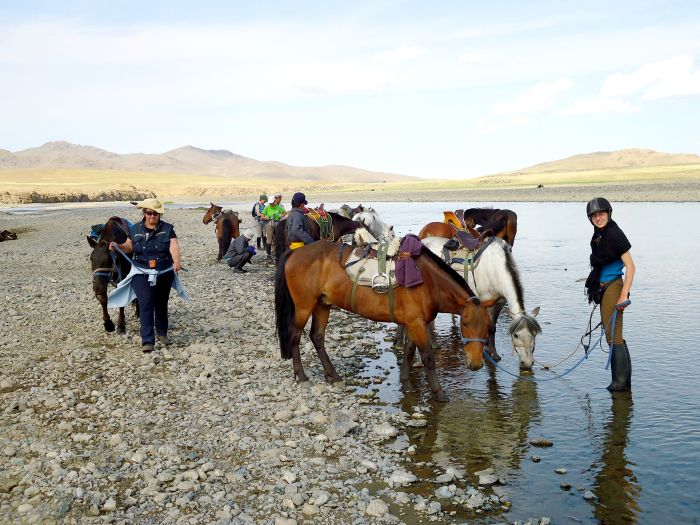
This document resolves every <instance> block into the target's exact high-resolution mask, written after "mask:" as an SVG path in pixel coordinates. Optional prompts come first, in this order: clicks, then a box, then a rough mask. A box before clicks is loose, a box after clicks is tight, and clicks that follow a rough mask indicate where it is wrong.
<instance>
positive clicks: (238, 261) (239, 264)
mask: <svg viewBox="0 0 700 525" xmlns="http://www.w3.org/2000/svg"><path fill="white" fill-rule="evenodd" d="M252 258H253V254H252V253H250V252H245V253H244V254H242V255H234V256H233V257H231V258H230V259H229V260H228V261H226V262H227V263H228V265H229V266H231V267H233V268H239V269H240V268H243V267H244V266H245V265H246V263H248V262H250V260H251V259H252Z"/></svg>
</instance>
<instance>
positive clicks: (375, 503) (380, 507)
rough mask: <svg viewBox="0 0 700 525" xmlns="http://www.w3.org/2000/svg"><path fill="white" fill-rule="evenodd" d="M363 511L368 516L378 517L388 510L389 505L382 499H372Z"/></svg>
mask: <svg viewBox="0 0 700 525" xmlns="http://www.w3.org/2000/svg"><path fill="white" fill-rule="evenodd" d="M365 512H366V513H367V514H369V515H370V516H376V517H378V518H379V517H382V516H384V514H386V513H387V512H389V505H387V504H386V503H385V502H384V500H381V499H373V500H372V501H370V503H369V505H367V509H366V510H365Z"/></svg>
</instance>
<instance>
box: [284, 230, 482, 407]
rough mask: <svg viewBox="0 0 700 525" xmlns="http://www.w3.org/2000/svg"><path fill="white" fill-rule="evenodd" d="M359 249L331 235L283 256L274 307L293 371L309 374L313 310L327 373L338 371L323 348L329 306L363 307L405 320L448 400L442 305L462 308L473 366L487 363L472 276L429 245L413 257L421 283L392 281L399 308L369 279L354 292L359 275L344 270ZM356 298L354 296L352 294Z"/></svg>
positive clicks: (405, 373) (436, 390) (381, 317)
mask: <svg viewBox="0 0 700 525" xmlns="http://www.w3.org/2000/svg"><path fill="white" fill-rule="evenodd" d="M352 252H353V248H352V247H350V246H347V245H343V244H341V245H340V246H339V245H338V244H336V243H332V242H329V241H318V242H314V243H313V244H309V245H307V246H304V247H303V248H299V249H297V250H294V251H287V252H285V254H284V255H283V256H282V258H281V260H280V263H279V265H278V267H277V274H276V276H275V314H276V323H277V334H278V337H279V344H280V351H281V354H282V358H284V359H290V358H291V359H292V363H293V367H294V377H295V378H296V380H297V381H299V382H301V381H306V380H307V379H308V378H307V377H306V374H305V373H304V369H303V367H302V363H301V355H300V352H299V340H300V338H301V333H302V330H303V329H304V326H306V322H307V321H308V319H309V317H312V321H311V333H310V338H311V342H312V343H313V345H314V347H315V348H316V352H317V353H318V357H319V359H320V360H321V364H322V365H323V370H324V372H325V377H326V380H327V381H329V382H334V381H338V380H339V379H340V378H339V377H338V374H337V373H336V371H335V368H334V367H333V363H332V362H331V360H330V358H329V357H328V354H327V353H326V349H325V343H324V339H325V331H326V325H327V324H328V318H329V315H330V311H331V307H332V306H337V307H339V308H342V309H343V310H347V311H350V312H354V313H357V314H359V315H361V316H362V317H365V318H367V319H372V320H374V321H382V322H396V323H400V324H403V325H405V326H406V330H407V333H408V336H409V343H411V342H412V343H415V345H417V346H418V348H419V349H420V352H421V358H422V361H423V363H424V365H425V373H426V376H427V378H428V383H429V384H430V389H431V390H432V392H433V395H434V396H435V398H436V399H438V400H440V401H445V400H446V396H445V393H444V391H443V389H442V387H441V386H440V383H439V382H438V378H437V373H436V371H435V356H434V355H433V350H432V345H431V336H430V331H429V329H428V324H429V323H430V322H431V321H432V320H433V319H435V316H436V315H437V313H438V312H449V313H454V314H459V315H460V317H461V333H462V342H463V344H464V351H465V353H466V360H467V366H468V367H469V368H470V369H471V370H478V369H479V368H481V367H482V366H483V356H482V350H483V348H484V344H485V343H486V338H487V337H488V326H489V320H488V314H487V312H486V308H485V306H484V305H483V304H481V303H480V301H479V299H478V298H476V297H475V296H474V293H473V292H472V291H471V289H470V288H469V286H468V285H467V283H466V282H465V281H464V279H462V278H461V277H460V276H459V274H457V272H455V271H454V270H452V269H451V268H450V267H449V266H447V264H445V262H444V261H442V259H440V258H439V257H437V256H436V255H434V254H433V253H431V252H430V250H428V249H427V248H422V249H421V252H420V255H418V256H417V257H416V258H415V261H416V263H417V266H418V268H419V269H420V272H421V277H422V279H423V283H422V284H419V285H417V286H413V287H411V288H405V287H402V286H399V287H396V288H394V292H393V294H394V295H393V299H394V305H393V308H392V306H391V304H390V294H389V293H384V294H379V293H376V292H374V291H373V290H372V288H370V287H367V286H358V287H357V288H356V290H354V291H353V282H352V281H351V280H350V277H348V274H347V272H346V269H345V265H346V264H347V260H348V257H349V256H350V254H351V253H352ZM353 298H354V300H353ZM412 348H413V345H412V344H407V345H406V346H405V348H404V351H405V352H406V357H405V358H404V361H403V364H402V367H401V381H402V383H403V384H404V386H405V387H407V388H410V378H409V372H410V365H411V359H409V357H408V353H409V352H411V356H410V357H411V358H412Z"/></svg>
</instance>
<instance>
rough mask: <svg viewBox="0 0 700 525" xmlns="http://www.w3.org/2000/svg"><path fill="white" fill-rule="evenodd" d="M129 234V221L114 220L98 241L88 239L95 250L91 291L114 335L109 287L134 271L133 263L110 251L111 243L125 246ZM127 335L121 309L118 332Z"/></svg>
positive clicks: (91, 264)
mask: <svg viewBox="0 0 700 525" xmlns="http://www.w3.org/2000/svg"><path fill="white" fill-rule="evenodd" d="M93 228H94V227H93ZM128 235H129V224H128V223H127V221H126V219H122V218H120V217H111V218H110V219H109V220H108V221H107V222H106V223H105V225H104V226H103V227H102V230H101V232H100V234H99V237H98V238H97V239H94V238H93V237H90V236H88V237H87V241H88V244H89V245H90V246H91V247H92V253H91V254H90V266H91V267H92V291H93V292H94V293H95V297H97V300H98V301H99V302H100V305H101V306H102V321H103V323H104V327H105V330H107V331H108V332H114V322H113V321H112V319H111V318H110V317H109V312H108V311H107V287H108V286H109V285H110V284H113V285H116V284H117V283H118V282H119V281H121V280H122V279H123V278H124V277H126V275H127V274H128V273H129V271H130V270H131V263H130V262H129V261H128V260H126V259H125V258H124V257H123V256H121V255H119V254H117V253H114V252H110V251H109V243H110V242H112V241H115V242H117V243H119V244H122V243H124V242H125V241H126V239H127V237H128ZM135 304H136V317H138V315H139V305H138V301H136V303H135ZM125 332H126V320H125V318H124V308H120V309H119V319H118V320H117V333H120V334H123V333H125Z"/></svg>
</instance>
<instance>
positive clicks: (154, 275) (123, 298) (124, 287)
mask: <svg viewBox="0 0 700 525" xmlns="http://www.w3.org/2000/svg"><path fill="white" fill-rule="evenodd" d="M172 271H173V267H172V266H171V267H170V268H167V269H165V270H149V269H147V268H140V267H138V266H136V265H135V264H132V265H131V271H130V272H129V274H128V275H127V276H126V277H124V279H122V280H121V281H119V284H117V288H116V290H113V291H112V293H110V294H109V295H108V296H107V308H123V307H124V306H126V305H128V304H129V303H131V302H132V301H133V300H134V299H136V298H137V297H136V290H134V287H133V285H132V283H131V279H132V277H133V276H134V275H138V274H144V275H147V276H148V282H149V284H150V285H151V286H155V285H156V283H157V282H158V276H159V275H161V274H164V273H167V272H172ZM171 286H172V287H173V288H175V290H176V291H177V294H178V295H179V296H180V297H182V298H183V299H184V300H185V301H189V300H190V298H189V296H188V295H187V292H186V291H185V288H184V286H182V281H180V278H179V277H178V275H177V274H175V277H174V278H173V282H172V285H171Z"/></svg>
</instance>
